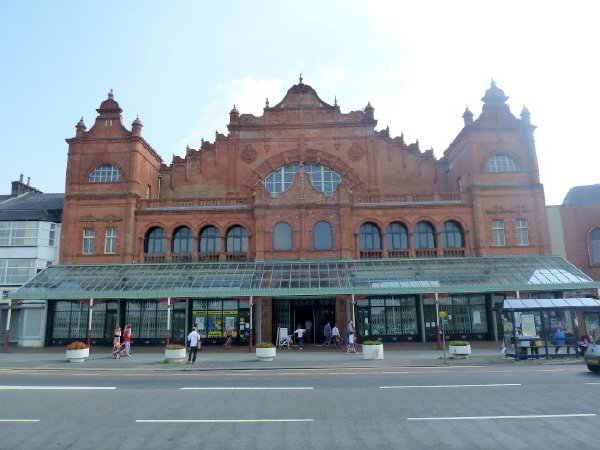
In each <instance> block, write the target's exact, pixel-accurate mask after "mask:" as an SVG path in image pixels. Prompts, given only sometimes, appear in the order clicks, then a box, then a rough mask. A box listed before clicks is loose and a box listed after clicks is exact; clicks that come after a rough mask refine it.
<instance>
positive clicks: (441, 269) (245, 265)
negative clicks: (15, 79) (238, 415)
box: [10, 256, 600, 300]
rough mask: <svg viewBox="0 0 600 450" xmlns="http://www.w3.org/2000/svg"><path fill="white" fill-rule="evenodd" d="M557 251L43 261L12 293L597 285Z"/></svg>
mask: <svg viewBox="0 0 600 450" xmlns="http://www.w3.org/2000/svg"><path fill="white" fill-rule="evenodd" d="M599 287H600V283H599V282H595V281H592V280H591V279H590V278H589V277H588V276H587V275H585V274H584V273H583V272H581V271H580V270H579V269H577V268H576V267H575V266H573V265H572V264H570V263H569V262H567V261H565V260H564V259H563V258H561V257H557V256H512V257H469V258H410V259H408V258H407V259H381V260H337V261H323V260H314V261H254V262H237V263H233V262H231V263H187V264H86V265H58V266H50V267H48V268H47V269H45V270H43V271H42V272H40V273H39V274H38V275H37V276H36V277H35V278H34V279H32V280H31V281H29V282H28V283H27V284H25V285H24V286H23V287H21V288H20V289H19V290H17V291H15V292H12V293H11V294H10V298H14V299H22V300H27V299H49V300H57V299H87V298H131V299H135V298H139V299H145V298H164V297H180V298H181V297H183V298H189V297H193V298H219V297H221V298H223V297H232V296H236V297H240V296H251V295H254V296H271V297H275V296H278V297H281V296H310V295H320V296H323V295H339V294H371V295H372V294H376V295H377V294H434V293H443V294H453V293H481V292H503V291H517V290H518V291H553V290H557V291H561V290H573V289H589V288H599Z"/></svg>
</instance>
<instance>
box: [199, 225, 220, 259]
mask: <svg viewBox="0 0 600 450" xmlns="http://www.w3.org/2000/svg"><path fill="white" fill-rule="evenodd" d="M220 251H221V236H220V235H219V230H217V228H216V227H213V226H212V225H211V226H208V227H205V228H203V229H202V231H201V232H200V239H199V242H198V252H199V253H219V252H220Z"/></svg>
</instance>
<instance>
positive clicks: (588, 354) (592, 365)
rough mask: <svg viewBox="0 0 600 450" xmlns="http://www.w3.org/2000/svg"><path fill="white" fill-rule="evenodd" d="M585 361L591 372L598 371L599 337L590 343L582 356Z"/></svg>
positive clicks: (599, 361) (599, 357) (599, 360)
mask: <svg viewBox="0 0 600 450" xmlns="http://www.w3.org/2000/svg"><path fill="white" fill-rule="evenodd" d="M583 359H584V360H585V363H586V365H587V367H588V369H590V370H591V371H592V372H600V337H597V338H596V339H595V340H594V342H593V343H591V344H590V345H589V346H588V348H587V350H586V351H585V355H584V357H583Z"/></svg>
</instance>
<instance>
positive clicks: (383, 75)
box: [0, 0, 600, 204]
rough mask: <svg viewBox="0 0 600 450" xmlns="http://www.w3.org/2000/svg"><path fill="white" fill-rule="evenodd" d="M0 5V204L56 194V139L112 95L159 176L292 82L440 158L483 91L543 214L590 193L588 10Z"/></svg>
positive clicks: (358, 4) (593, 171)
mask: <svg viewBox="0 0 600 450" xmlns="http://www.w3.org/2000/svg"><path fill="white" fill-rule="evenodd" d="M565 5H566V4H565V3H564V2H559V1H551V0H546V1H541V0H539V1H538V0H530V1H527V2H523V1H513V0H506V1H503V2H496V1H486V0H473V1H471V0H464V1H456V2H448V1H443V0H440V1H434V0H431V1H427V0H423V1H419V2H415V1H403V0H390V1H387V0H385V1H384V0H382V1H362V0H328V1H316V0H305V1H303V2H292V1H282V0H279V1H277V0H252V1H242V0H238V1H233V0H224V1H218V2H214V1H199V0H198V1H176V2H174V1H153V0H145V1H132V0H128V1H122V0H121V1H113V0H104V1H81V0H79V1H67V0H64V1H56V2H54V1H35V0H30V1H25V0H3V1H2V2H0V42H1V44H0V96H1V97H0V98H2V101H3V108H2V113H1V117H2V120H0V149H1V151H2V155H3V156H4V157H3V158H2V163H1V164H0V193H8V192H9V190H10V182H11V181H12V180H16V179H18V177H19V174H21V173H23V174H24V176H25V177H26V178H27V177H30V178H31V184H32V185H33V186H35V187H37V188H39V189H41V190H42V191H44V192H64V175H65V167H66V158H67V144H66V142H65V139H66V138H69V137H72V136H74V134H75V124H76V123H77V122H78V120H79V119H80V118H81V117H82V116H83V118H84V121H85V123H86V125H87V126H88V128H89V127H91V125H92V124H93V122H94V119H95V117H96V115H97V113H96V108H98V106H99V105H100V103H101V102H102V101H103V100H104V99H105V98H106V96H107V93H108V91H109V90H110V89H113V90H114V94H115V99H116V100H117V101H118V102H119V104H120V105H121V107H122V108H123V110H124V112H123V119H124V124H125V126H127V127H128V128H130V126H131V122H132V121H133V120H134V119H135V118H136V116H139V118H140V120H141V121H142V123H143V124H144V128H143V132H142V134H143V136H144V138H145V139H146V140H147V141H148V142H149V143H150V144H151V145H152V146H153V148H154V149H155V150H156V151H157V152H158V153H159V154H160V155H161V156H162V158H163V160H164V161H165V163H167V164H169V163H170V162H171V160H172V157H173V155H174V154H177V155H182V154H184V152H185V147H186V145H190V147H193V148H197V147H198V145H199V143H200V140H201V139H202V138H204V139H205V140H209V141H213V140H214V136H215V131H219V132H221V133H227V128H226V124H227V122H228V120H229V110H230V109H231V108H232V107H233V105H234V104H235V105H236V106H237V108H238V109H239V110H240V112H241V113H253V114H257V115H258V114H261V112H262V108H263V107H264V104H265V98H267V97H268V98H269V101H270V103H271V105H274V104H276V103H278V102H279V100H281V98H282V97H283V95H284V94H285V92H286V91H287V89H288V88H289V87H290V86H292V85H293V84H295V83H297V82H298V76H299V74H300V73H302V75H303V77H304V82H305V83H306V84H310V85H311V86H312V87H313V88H314V89H315V90H316V91H317V92H318V94H319V95H320V97H321V98H322V99H323V100H325V101H326V102H330V103H333V101H334V98H335V97H336V96H337V99H338V104H339V105H340V107H341V109H342V112H346V113H347V112H349V111H353V110H358V109H362V108H364V106H366V104H367V102H369V101H370V102H371V103H372V105H373V106H374V107H375V117H376V119H378V120H379V123H378V127H377V128H378V129H382V128H385V127H386V126H389V127H390V132H391V134H392V136H396V135H400V134H401V133H404V135H405V139H406V140H407V141H408V142H414V141H415V140H417V139H418V140H419V142H420V146H421V149H422V150H425V149H429V148H433V149H434V154H435V155H436V157H438V158H439V157H441V156H442V153H443V151H444V150H445V149H446V148H447V146H448V145H449V144H450V142H452V140H453V138H454V137H455V136H456V135H457V134H458V132H459V131H460V130H461V128H462V124H463V121H462V113H463V111H464V109H465V106H469V108H470V109H471V111H473V113H474V114H475V116H476V117H477V116H478V115H479V113H480V112H481V97H482V96H483V94H484V92H485V90H486V89H487V88H488V87H489V84H490V80H491V79H492V78H493V79H494V80H496V83H497V85H498V86H499V87H500V88H502V89H504V91H505V93H506V95H508V96H509V97H510V98H509V100H508V104H509V105H510V107H511V111H512V112H513V114H515V115H516V116H518V115H519V113H520V111H521V108H522V107H523V105H526V106H527V108H528V109H529V110H530V112H531V120H532V123H534V124H535V125H537V126H538V128H537V130H536V134H535V137H536V146H537V152H538V160H539V165H540V173H541V179H542V183H544V187H545V191H546V203H547V204H560V203H561V202H562V200H563V198H564V196H565V194H566V193H567V191H568V189H569V188H570V187H572V186H576V185H585V184H596V183H600V180H599V177H598V175H597V172H598V169H597V165H598V162H599V161H600V156H599V154H600V149H599V148H598V147H599V144H598V142H597V139H596V136H595V130H596V129H597V127H598V120H599V115H598V113H597V105H600V93H599V90H598V80H599V79H600V69H599V68H598V67H597V66H598V63H597V61H596V60H597V45H598V42H600V27H598V26H597V25H596V23H595V17H597V14H596V13H595V11H596V9H597V8H596V7H595V4H594V2H593V1H591V0H590V1H577V2H571V3H569V5H568V9H566V8H567V7H566V6H565Z"/></svg>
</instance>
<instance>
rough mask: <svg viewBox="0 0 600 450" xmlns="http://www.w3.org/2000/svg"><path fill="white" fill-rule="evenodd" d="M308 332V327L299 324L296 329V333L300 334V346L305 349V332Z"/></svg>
mask: <svg viewBox="0 0 600 450" xmlns="http://www.w3.org/2000/svg"><path fill="white" fill-rule="evenodd" d="M305 333H306V329H304V328H302V325H300V324H298V328H296V331H294V334H296V335H297V336H298V348H299V349H300V350H302V349H304V334H305Z"/></svg>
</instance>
